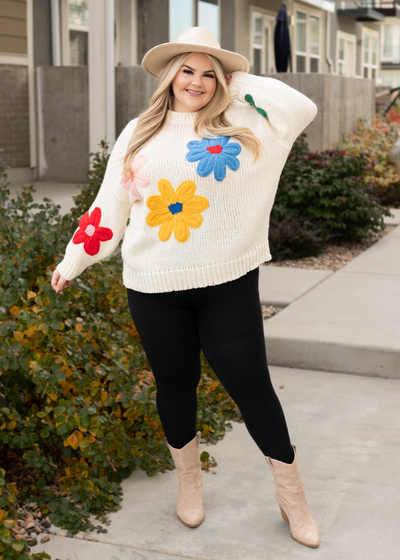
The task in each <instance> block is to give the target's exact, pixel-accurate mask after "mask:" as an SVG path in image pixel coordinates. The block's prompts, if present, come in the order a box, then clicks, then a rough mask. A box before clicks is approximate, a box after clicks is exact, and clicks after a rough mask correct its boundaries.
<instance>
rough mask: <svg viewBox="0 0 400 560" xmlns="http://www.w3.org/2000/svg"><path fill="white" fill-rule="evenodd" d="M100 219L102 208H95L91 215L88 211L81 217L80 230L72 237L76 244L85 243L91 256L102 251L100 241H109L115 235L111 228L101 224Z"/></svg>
mask: <svg viewBox="0 0 400 560" xmlns="http://www.w3.org/2000/svg"><path fill="white" fill-rule="evenodd" d="M100 220H101V210H100V208H95V209H94V210H93V212H92V214H91V215H90V216H89V211H87V212H86V213H85V214H84V215H83V216H82V218H81V219H80V221H79V230H78V231H77V232H76V233H75V235H74V237H73V239H72V241H73V242H74V243H75V244H76V245H78V244H79V243H83V248H84V249H85V251H86V253H87V254H88V255H91V256H93V255H97V253H98V252H99V251H100V241H108V240H109V239H111V238H112V236H113V232H112V231H111V230H110V229H109V228H106V227H100V226H99V224H100Z"/></svg>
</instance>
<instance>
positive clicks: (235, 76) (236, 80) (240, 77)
mask: <svg viewBox="0 0 400 560" xmlns="http://www.w3.org/2000/svg"><path fill="white" fill-rule="evenodd" d="M248 76H249V74H248V72H241V71H240V70H235V71H234V72H232V79H231V81H230V84H229V86H228V91H229V99H239V92H240V87H241V86H242V85H243V84H245V85H246V84H247V80H248Z"/></svg>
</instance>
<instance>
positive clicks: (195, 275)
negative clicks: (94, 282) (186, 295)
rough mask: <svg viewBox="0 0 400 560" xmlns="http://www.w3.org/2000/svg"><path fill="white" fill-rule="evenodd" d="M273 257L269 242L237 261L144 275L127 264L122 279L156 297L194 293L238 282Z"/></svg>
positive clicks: (133, 287) (138, 289)
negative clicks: (156, 294) (167, 293)
mask: <svg viewBox="0 0 400 560" xmlns="http://www.w3.org/2000/svg"><path fill="white" fill-rule="evenodd" d="M271 258H272V257H271V254H270V252H269V244H268V241H266V242H264V243H263V244H262V245H259V246H258V247H255V248H254V249H252V250H251V251H248V252H247V253H245V254H244V255H242V256H241V257H238V258H236V259H233V260H230V261H224V262H219V263H213V264H210V265H205V266H198V267H193V268H180V269H179V268H177V269H174V270H158V271H154V272H152V271H150V272H148V271H146V272H143V271H134V270H132V269H131V268H130V267H129V265H128V264H127V262H126V261H124V268H123V273H122V278H123V283H124V286H125V287H126V288H129V289H131V290H136V291H138V292H145V293H151V294H154V293H161V292H174V291H178V290H179V291H180V290H191V289H192V288H205V287H206V286H214V285H216V284H223V283H224V282H230V281H231V280H236V279H237V278H240V277H241V276H244V275H245V274H247V272H250V270H253V269H254V268H257V266H259V265H260V264H261V263H263V262H267V261H269V260H271Z"/></svg>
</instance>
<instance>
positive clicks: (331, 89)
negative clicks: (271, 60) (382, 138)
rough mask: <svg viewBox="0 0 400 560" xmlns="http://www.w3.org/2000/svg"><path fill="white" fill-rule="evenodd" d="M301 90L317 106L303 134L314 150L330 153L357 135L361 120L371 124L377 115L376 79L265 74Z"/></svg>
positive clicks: (324, 75)
mask: <svg viewBox="0 0 400 560" xmlns="http://www.w3.org/2000/svg"><path fill="white" fill-rule="evenodd" d="M266 75H267V76H269V77H271V78H276V79H279V80H282V82H284V83H285V84H288V85H289V86H291V87H293V88H295V89H297V90H298V91H301V93H304V95H306V96H307V97H309V98H310V99H311V100H312V101H314V103H315V104H316V105H317V107H318V113H317V116H316V117H315V119H314V120H313V122H312V123H310V124H309V126H308V127H307V128H305V129H304V131H303V132H305V133H306V134H307V136H306V141H307V143H308V146H309V148H310V150H311V151H316V150H318V151H323V150H330V149H333V148H334V147H335V144H337V143H340V142H342V141H343V138H344V136H346V134H347V133H348V132H354V131H355V130H356V126H357V119H358V118H359V117H366V118H367V119H368V120H369V121H370V122H372V119H373V117H374V114H375V80H369V79H360V78H350V77H345V76H334V75H332V74H301V73H299V74H291V73H278V74H266Z"/></svg>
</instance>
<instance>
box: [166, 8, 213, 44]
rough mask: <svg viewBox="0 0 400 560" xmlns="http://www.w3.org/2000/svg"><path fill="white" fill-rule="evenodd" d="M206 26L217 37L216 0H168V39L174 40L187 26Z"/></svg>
mask: <svg viewBox="0 0 400 560" xmlns="http://www.w3.org/2000/svg"><path fill="white" fill-rule="evenodd" d="M196 26H198V27H207V29H209V30H210V31H211V32H212V34H213V35H214V37H215V38H216V40H217V41H218V42H220V39H219V2H218V0H169V40H170V41H176V40H177V38H178V37H179V35H180V34H181V33H182V31H184V30H185V29H188V27H196Z"/></svg>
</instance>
